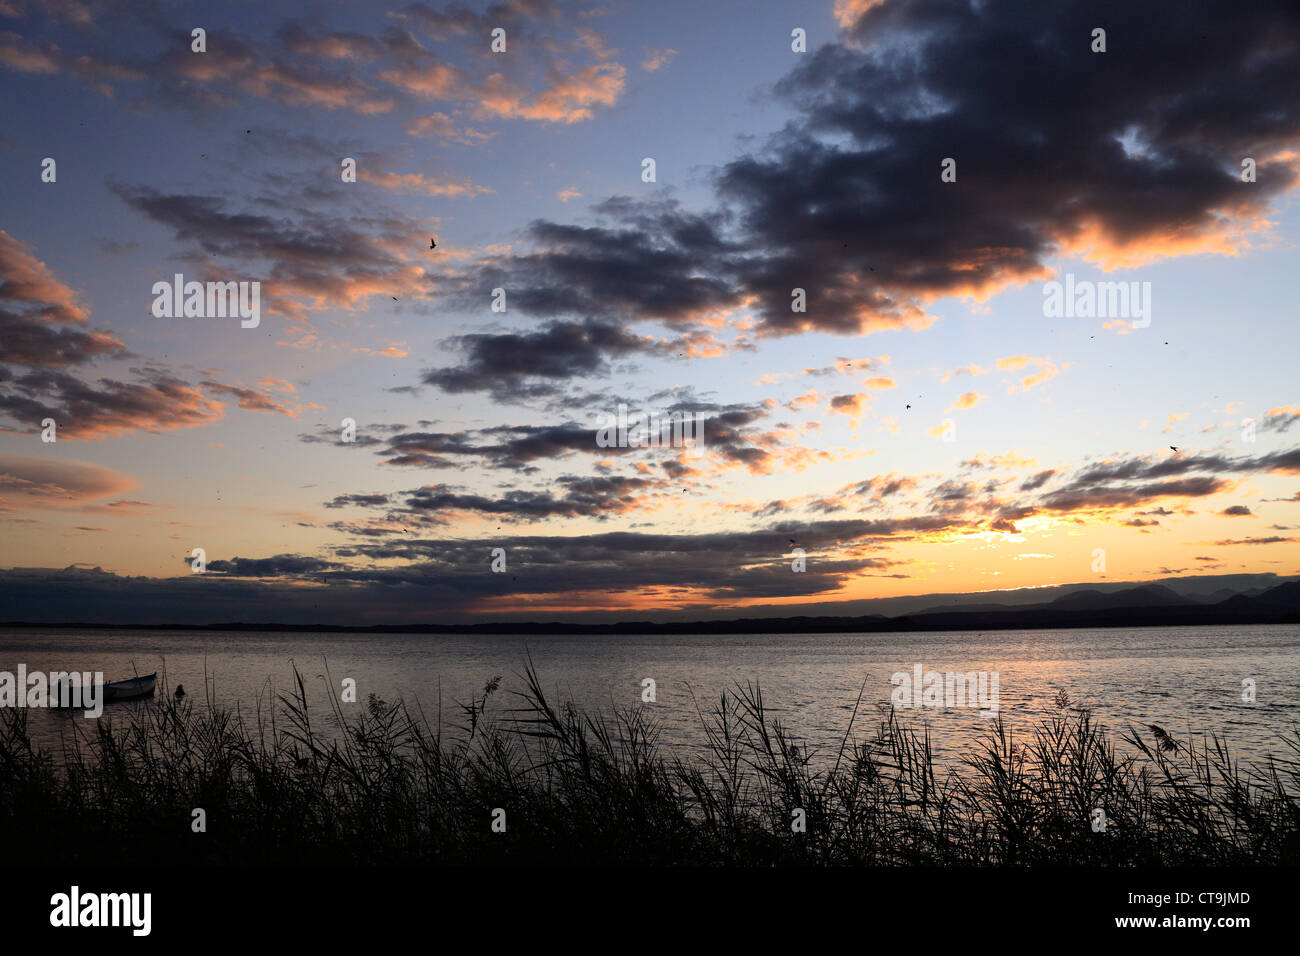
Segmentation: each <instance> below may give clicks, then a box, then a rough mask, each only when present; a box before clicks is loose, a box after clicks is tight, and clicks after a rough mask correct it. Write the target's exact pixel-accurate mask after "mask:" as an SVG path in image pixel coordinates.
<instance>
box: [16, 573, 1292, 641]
mask: <svg viewBox="0 0 1300 956" xmlns="http://www.w3.org/2000/svg"><path fill="white" fill-rule="evenodd" d="M1297 623H1300V581H1290V582H1287V583H1285V584H1279V585H1277V586H1276V587H1272V588H1269V589H1267V590H1265V591H1263V592H1261V593H1259V594H1256V595H1254V596H1251V595H1247V594H1234V595H1232V596H1231V597H1228V598H1225V599H1224V600H1222V601H1218V602H1215V603H1212V604H1204V603H1199V602H1197V601H1194V600H1192V599H1191V598H1188V597H1185V596H1183V595H1180V594H1178V593H1177V592H1175V591H1173V590H1171V589H1170V588H1168V587H1162V586H1160V585H1141V586H1138V587H1133V588H1126V589H1123V590H1120V591H1111V592H1102V591H1094V590H1082V591H1075V592H1073V593H1070V594H1067V595H1065V596H1063V597H1058V598H1057V599H1055V600H1053V601H1050V602H1047V603H1045V604H1038V605H1030V606H1028V607H1025V606H1021V607H1008V606H1005V605H1003V606H999V605H976V606H969V605H968V606H967V607H965V608H942V609H935V610H930V611H922V612H920V613H917V614H900V615H895V616H892V617H886V616H884V615H880V614H865V615H859V616H843V615H840V616H824V617H811V616H807V615H803V616H798V617H764V618H737V619H734V620H726V621H672V622H663V621H622V622H617V623H611V624H578V623H573V622H566V621H545V622H543V621H526V622H497V623H485V624H415V623H412V624H382V625H372V626H368V627H355V626H353V627H349V626H347V625H339V624H320V623H314V624H255V623H245V622H228V623H221V624H208V625H158V624H154V625H139V624H115V625H102V624H78V623H60V624H47V623H41V624H28V623H23V622H9V623H7V624H4V625H0V626H4V627H41V628H46V627H60V628H73V627H75V628H96V627H106V628H111V629H114V630H120V629H131V630H177V631H186V630H193V631H206V630H216V631H289V632H338V631H349V632H356V633H374V634H802V633H832V632H855V631H856V632H864V633H881V632H886V631H972V630H976V631H996V630H1023V629H1027V628H1034V629H1038V628H1042V629H1047V628H1072V627H1190V626H1196V625H1239V624H1297Z"/></svg>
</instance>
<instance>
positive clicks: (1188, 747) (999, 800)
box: [0, 661, 1300, 866]
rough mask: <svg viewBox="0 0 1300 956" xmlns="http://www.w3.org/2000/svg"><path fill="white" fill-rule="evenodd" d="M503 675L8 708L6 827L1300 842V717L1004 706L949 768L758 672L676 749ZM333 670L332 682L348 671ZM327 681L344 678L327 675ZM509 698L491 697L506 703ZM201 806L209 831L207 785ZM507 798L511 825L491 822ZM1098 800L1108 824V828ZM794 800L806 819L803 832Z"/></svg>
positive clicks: (761, 845)
mask: <svg viewBox="0 0 1300 956" xmlns="http://www.w3.org/2000/svg"><path fill="white" fill-rule="evenodd" d="M521 679H522V687H523V690H522V691H518V692H512V693H515V695H516V700H517V706H513V707H507V706H501V707H499V708H498V707H497V701H499V700H501V698H499V697H494V694H495V692H496V691H497V690H498V688H499V686H500V678H494V679H493V680H490V681H488V682H487V684H486V685H485V686H484V688H483V692H482V694H481V695H478V696H475V697H474V698H473V699H472V700H471V701H470V702H469V703H467V704H466V703H462V704H459V705H458V708H459V712H460V715H461V718H462V719H461V721H460V722H459V723H458V724H453V725H450V726H444V724H443V722H442V720H441V705H440V715H439V718H438V719H437V720H435V721H433V722H430V721H429V720H427V719H426V718H425V716H424V714H423V712H422V711H421V710H420V709H419V707H418V706H415V707H408V706H407V705H406V704H404V703H402V702H397V703H388V702H386V701H384V700H381V699H380V698H378V697H375V696H373V695H372V696H371V697H370V698H369V700H368V701H367V703H366V705H365V706H363V707H360V708H357V711H358V713H357V714H356V715H355V716H351V715H349V714H346V713H345V712H344V709H343V707H342V705H340V704H338V703H337V702H335V703H334V704H333V705H332V707H331V710H330V719H329V721H328V724H329V726H318V723H316V722H313V718H312V716H311V711H310V709H309V707H308V694H307V690H306V685H305V683H304V681H303V679H302V676H301V674H299V673H298V672H297V670H296V669H295V672H294V684H293V691H292V692H291V693H289V694H284V695H281V696H280V697H279V700H278V703H277V704H276V705H274V706H271V707H268V708H267V709H265V710H263V709H262V708H261V707H259V708H258V709H257V712H256V713H255V714H253V715H251V716H246V715H241V714H240V713H238V712H235V711H231V710H229V709H225V708H222V707H218V706H217V705H215V704H214V703H213V702H212V699H211V696H210V695H205V696H206V698H207V699H206V700H203V701H198V700H196V699H195V695H191V696H190V697H187V698H185V697H176V696H172V695H169V694H166V693H162V694H160V695H159V696H158V698H157V699H156V700H154V701H151V702H149V703H147V704H144V705H141V706H140V707H138V708H136V709H133V710H131V711H130V712H129V713H125V714H121V715H117V716H114V717H113V718H112V719H101V720H99V721H95V722H85V721H81V720H71V721H69V722H68V724H67V726H68V728H69V730H68V731H67V732H66V733H65V740H64V746H63V748H62V751H61V752H57V753H56V752H50V751H49V750H48V749H46V750H42V749H40V748H38V747H37V746H35V745H34V744H33V742H32V739H31V736H30V734H29V733H28V726H27V712H26V711H25V710H6V711H3V712H0V839H2V840H3V845H4V846H5V847H6V849H7V851H8V852H10V853H11V854H29V855H26V856H24V857H22V858H25V859H28V860H30V861H31V862H32V863H34V864H36V865H43V864H44V865H54V864H67V863H80V862H100V861H104V860H110V861H112V862H115V863H127V864H132V863H142V864H147V863H150V862H159V861H163V860H166V861H173V862H174V861H175V860H178V859H179V860H186V861H190V862H192V863H193V864H195V865H209V864H265V863H295V864H314V865H330V864H357V863H365V864H448V865H458V864H490V865H536V864H611V863H612V864H633V865H636V864H647V865H674V864H706V865H756V866H771V865H802V866H807V865H863V864H865V865H885V866H904V865H963V866H968V865H977V866H983V865H998V866H1000V865H1021V866H1023V865H1043V864H1052V865H1100V866H1130V865H1138V864H1146V865H1197V864H1199V865H1207V864H1208V865H1241V864H1261V865H1275V864H1281V863H1295V862H1297V861H1298V860H1300V853H1298V848H1300V838H1298V834H1300V801H1298V799H1297V793H1298V792H1300V734H1298V733H1297V732H1295V731H1292V732H1291V733H1290V734H1289V735H1288V736H1287V737H1286V738H1285V740H1284V741H1283V746H1284V749H1285V751H1286V753H1285V754H1284V755H1283V756H1280V757H1274V758H1269V759H1267V760H1266V761H1264V763H1263V764H1262V765H1255V766H1251V767H1242V766H1240V765H1239V763H1238V762H1237V760H1236V759H1235V758H1234V757H1233V756H1232V755H1231V753H1230V751H1229V748H1228V745H1227V744H1226V743H1224V742H1223V741H1222V740H1221V739H1220V738H1218V737H1199V738H1192V739H1189V740H1186V741H1181V742H1179V743H1178V744H1177V746H1176V747H1173V748H1170V747H1169V746H1168V745H1167V741H1171V740H1172V737H1169V735H1168V734H1166V733H1165V732H1164V731H1163V730H1162V731H1161V732H1160V733H1157V734H1156V735H1155V738H1154V739H1153V740H1152V741H1151V742H1150V743H1148V741H1147V739H1146V738H1145V737H1143V736H1141V735H1140V733H1139V732H1138V731H1137V730H1135V729H1129V730H1128V732H1127V733H1125V734H1123V735H1122V736H1121V737H1120V738H1118V739H1116V738H1115V737H1114V736H1113V735H1111V734H1109V733H1108V732H1106V731H1105V730H1104V729H1103V728H1102V727H1101V726H1099V725H1098V724H1097V723H1096V722H1095V721H1094V720H1093V717H1092V715H1091V714H1090V713H1089V712H1088V711H1087V710H1086V709H1081V708H1076V707H1072V706H1070V702H1069V700H1068V697H1064V696H1063V695H1061V696H1058V699H1057V711H1056V713H1055V714H1054V715H1053V716H1052V717H1049V718H1047V719H1045V720H1043V721H1041V722H1040V723H1038V724H1037V725H1035V726H1034V727H1033V728H1032V729H1031V731H1030V732H1029V733H1028V734H1027V735H1025V736H1019V735H1017V734H1016V733H1014V732H1013V730H1012V728H1011V727H1010V726H1009V725H1008V724H1006V723H1005V722H1004V721H1003V720H1001V719H998V720H995V721H990V725H989V728H988V730H987V732H986V733H985V734H984V735H983V736H982V737H981V738H980V739H979V740H978V741H977V742H976V743H974V744H973V745H972V747H971V748H970V750H969V751H968V752H967V753H965V754H964V755H962V757H961V759H960V761H958V762H957V763H956V764H955V765H953V766H944V767H941V766H940V764H939V763H938V762H937V761H936V759H935V754H934V752H933V749H932V747H931V741H930V737H929V734H928V732H927V731H925V730H923V729H922V730H915V729H910V728H906V727H904V726H902V725H901V724H900V722H899V720H898V719H897V716H896V715H895V714H894V712H893V711H892V710H886V711H884V712H883V713H882V715H881V716H880V717H879V719H878V720H875V721H874V722H875V723H876V726H875V727H874V728H873V729H872V730H871V731H870V732H868V733H867V734H866V735H865V736H864V737H861V738H860V737H859V736H858V734H857V727H858V725H859V724H861V723H863V722H864V711H865V708H864V706H863V700H862V696H861V694H859V697H858V700H857V702H856V704H855V706H854V709H853V716H852V718H851V719H850V720H849V723H848V726H847V727H846V728H845V731H844V733H843V737H842V741H841V743H840V745H839V747H838V748H837V749H836V750H835V751H834V752H827V753H816V752H810V751H809V749H808V748H807V747H806V745H805V744H804V743H803V742H802V741H801V740H800V739H799V738H797V737H796V736H795V735H794V734H793V733H792V732H791V730H790V729H789V728H788V727H787V726H786V725H785V723H784V722H783V721H782V720H781V719H780V718H779V717H775V716H773V714H772V712H771V709H770V708H769V706H768V705H767V704H766V702H765V701H764V698H763V694H762V690H761V689H760V688H759V687H757V686H752V685H738V686H737V687H735V688H734V689H731V690H728V691H726V692H723V693H721V694H719V695H718V696H717V697H716V698H715V699H714V700H713V701H712V702H711V703H709V704H707V705H701V704H698V703H697V705H696V711H697V714H698V717H699V720H700V722H701V726H702V729H703V733H704V741H705V744H704V746H703V747H702V748H701V749H699V750H698V751H691V752H690V753H686V752H681V751H674V752H667V751H666V749H665V748H664V747H663V746H662V745H661V743H660V739H659V734H658V731H657V729H656V726H655V723H654V721H653V720H652V719H651V712H650V711H648V710H647V709H644V708H630V709H616V710H614V711H613V712H612V713H610V714H609V715H607V716H602V715H600V714H596V713H591V712H586V711H583V710H581V709H579V708H578V707H577V706H576V705H574V704H573V703H572V702H563V703H556V702H553V701H552V700H551V698H550V697H548V695H547V694H546V693H545V691H544V689H543V685H542V681H541V680H540V678H539V677H538V675H537V673H536V671H535V669H534V668H533V666H532V662H531V661H529V663H528V666H527V668H526V670H525V672H524V674H523V675H521ZM329 686H337V684H334V683H330V684H329ZM330 699H331V700H334V695H330ZM490 705H491V706H490ZM199 807H201V808H203V809H204V810H205V811H206V817H207V830H206V832H203V833H194V832H192V831H191V826H190V822H191V813H192V811H193V809H194V808H199ZM495 808H504V809H505V811H506V821H507V826H506V830H505V832H504V833H494V832H493V831H492V828H491V826H490V823H491V815H492V812H493V810H494V809H495ZM1097 808H1101V809H1102V810H1103V811H1104V816H1105V821H1106V825H1105V829H1104V830H1098V829H1094V825H1095V821H1094V811H1095V810H1096V809H1097ZM795 809H801V810H803V811H804V815H805V818H806V832H802V833H796V832H793V831H792V827H791V819H792V816H791V814H792V811H793V810H795Z"/></svg>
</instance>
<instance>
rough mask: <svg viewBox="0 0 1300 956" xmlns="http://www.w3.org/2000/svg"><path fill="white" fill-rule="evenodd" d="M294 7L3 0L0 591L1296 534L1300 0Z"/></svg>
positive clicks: (370, 619)
mask: <svg viewBox="0 0 1300 956" xmlns="http://www.w3.org/2000/svg"><path fill="white" fill-rule="evenodd" d="M276 6H277V5H276V4H266V3H231V4H227V5H222V6H221V8H220V9H213V8H212V7H211V6H210V5H203V6H198V5H189V4H184V3H165V4H164V3H150V2H141V0H131V2H114V0H107V2H97V0H85V2H81V0H57V2H49V3H35V2H27V0H0V98H2V100H3V104H4V112H3V117H4V118H3V123H0V529H3V530H2V534H3V538H2V539H0V620H3V619H9V620H16V619H22V620H102V621H115V620H121V621H127V620H130V621H213V620H220V621H230V620H283V621H330V622H334V623H340V622H352V621H355V622H357V623H381V622H394V621H430V622H434V623H442V622H448V621H459V620H470V619H494V618H507V617H520V616H522V617H525V618H529V617H536V618H555V617H557V616H558V617H563V618H565V619H575V620H576V619H579V618H580V617H581V616H582V614H583V612H587V611H604V612H609V611H617V612H621V613H626V614H627V615H628V616H631V617H637V618H641V617H646V616H647V615H651V614H652V612H655V611H661V610H665V609H686V610H689V611H693V612H695V611H698V612H699V613H700V615H701V616H704V615H707V614H715V615H716V614H723V615H724V616H725V614H726V613H730V612H733V611H738V610H742V609H753V608H755V607H767V608H771V609H772V610H773V613H800V612H801V609H805V608H807V607H810V606H815V607H816V608H817V609H818V612H819V613H820V612H823V611H827V610H833V609H834V608H835V607H836V606H837V605H839V604H840V602H854V601H860V600H862V599H867V598H876V597H888V596H896V595H909V594H924V593H929V592H956V591H988V590H994V589H1002V588H1019V587H1028V586H1042V585H1051V584H1063V583H1071V582H1085V581H1094V580H1095V581H1101V580H1107V581H1116V580H1124V581H1138V580H1150V579H1156V578H1162V577H1168V576H1172V575H1179V574H1186V575H1191V574H1211V573H1224V574H1227V573H1243V572H1254V573H1274V574H1277V575H1283V576H1285V575H1295V574H1298V573H1300V445H1297V442H1296V438H1297V436H1300V427H1295V423H1296V421H1297V419H1300V376H1298V375H1297V356H1300V306H1298V303H1300V268H1297V264H1298V262H1300V258H1298V256H1297V242H1300V203H1298V202H1297V196H1298V195H1300V193H1297V190H1296V187H1297V184H1300V83H1297V77H1300V16H1298V15H1297V14H1296V11H1295V8H1294V4H1293V3H1292V2H1276V3H1273V2H1269V0H1252V2H1251V3H1250V4H1247V5H1238V4H1234V3H1227V2H1225V3H1210V4H1205V5H1203V7H1204V11H1205V12H1204V15H1198V17H1197V18H1196V19H1195V20H1193V19H1192V18H1189V17H1186V16H1184V15H1182V13H1181V12H1180V11H1181V10H1182V8H1183V7H1184V3H1183V2H1175V0H1169V2H1143V3H1134V2H1132V0H1126V2H1116V3H1108V2H1088V3H1077V4H1076V3H1063V2H1059V0H1044V2H1036V3H1033V4H1026V3H1018V2H1017V3H976V4H972V5H970V6H969V7H963V5H961V4H958V3H935V2H911V0H820V2H816V3H782V4H754V3H752V2H716V3H704V4H701V3H697V2H691V3H678V2H672V0H665V2H663V3H655V4H642V3H634V2H612V3H601V2H581V3H576V4H568V3H562V2H552V0H507V2H505V3H500V4H495V5H490V6H489V5H486V4H465V5H460V4H454V5H450V6H448V5H443V4H427V5H425V4H412V5H409V6H402V7H397V6H393V7H391V8H388V12H385V10H384V8H383V7H382V6H381V5H378V4H372V3H356V4H345V3H324V2H322V3H313V4H307V5H305V9H307V10H309V12H307V13H302V14H300V15H298V16H295V17H293V18H286V16H285V14H282V13H277V12H276ZM1201 7H1202V5H1198V9H1201ZM196 27H201V28H203V29H204V30H205V31H206V52H201V53H200V52H193V51H192V49H191V43H192V40H191V31H192V30H193V29H194V28H196ZM1097 27H1101V28H1103V29H1105V31H1106V51H1105V52H1093V50H1092V46H1093V44H1094V40H1093V38H1092V34H1093V30H1094V29H1095V28H1097ZM495 28H502V29H504V30H505V31H506V42H507V48H506V51H505V52H504V53H494V52H492V50H491V47H490V44H491V42H492V38H491V34H492V31H493V29H495ZM796 28H799V29H802V30H804V31H806V36H807V51H806V52H802V53H800V52H795V51H794V50H792V42H793V41H792V36H791V33H792V30H795V29H796ZM47 157H48V158H52V159H54V160H55V162H56V164H57V165H56V179H55V181H54V182H43V181H42V161H43V160H44V159H45V158H47ZM345 157H351V158H353V159H355V160H356V169H357V181H356V182H344V181H342V176H341V173H340V170H341V163H342V160H343V159H344V158H345ZM645 158H652V159H653V160H654V161H655V173H656V178H655V181H654V182H644V181H643V179H642V169H643V165H642V161H643V159H645ZM946 158H953V159H955V160H956V181H955V182H944V181H942V179H941V175H940V174H941V163H942V162H943V160H945V159H946ZM1246 158H1250V159H1253V160H1255V169H1256V176H1255V181H1254V182H1243V181H1242V161H1243V159H1246ZM430 237H436V240H437V248H436V249H432V250H431V249H430V248H429V240H430ZM176 273H183V274H184V275H185V277H186V279H187V280H191V279H193V280H199V281H207V280H214V281H258V282H260V283H261V323H260V325H259V326H258V327H257V328H241V327H240V322H239V320H238V319H237V318H196V317H190V318H158V317H155V316H154V314H153V313H152V311H151V306H152V304H153V301H154V295H153V294H152V292H151V289H152V287H153V285H154V283H156V282H160V281H170V280H171V279H172V277H173V276H174V275H175V274H176ZM1066 274H1071V275H1072V276H1073V282H1074V283H1075V284H1076V285H1078V284H1081V283H1088V282H1108V281H1123V282H1126V283H1131V282H1137V283H1139V284H1143V283H1149V286H1147V288H1149V289H1150V317H1149V324H1147V323H1144V322H1142V321H1140V320H1136V319H1133V318H1127V319H1126V318H1122V317H1100V316H1097V317H1091V318H1089V317H1077V316H1074V317H1051V316H1049V315H1047V314H1046V310H1045V308H1044V299H1045V295H1044V284H1045V283H1048V282H1051V281H1053V280H1057V281H1062V282H1063V281H1064V279H1065V276H1066ZM496 288H501V289H504V290H505V293H506V311H504V312H494V311H492V308H491V306H492V301H493V289H496ZM796 288H800V289H803V290H805V293H806V300H807V310H806V312H794V311H792V308H791V303H792V290H794V289H796ZM620 403H623V404H626V405H627V406H628V408H629V410H630V411H632V412H638V411H644V412H655V413H667V412H670V411H674V410H676V411H693V412H701V413H704V414H705V415H707V423H706V426H705V429H706V448H705V450H704V452H703V454H702V455H700V456H699V457H688V456H686V455H685V454H684V453H683V451H682V450H681V449H675V448H674V449H658V450H650V449H644V448H601V447H598V445H597V443H596V441H595V424H596V419H597V416H598V415H599V414H600V413H613V412H615V411H616V409H617V406H618V405H619V404H620ZM909 406H910V407H909ZM46 418H53V419H54V420H55V421H56V423H57V441H55V442H52V443H51V442H46V441H43V440H42V425H41V422H42V420H44V419H46ZM345 418H351V419H354V420H355V422H356V441H355V442H351V443H344V442H342V441H341V440H340V428H341V423H342V421H343V419H345ZM945 429H946V430H947V435H946V436H945ZM1171 446H1172V447H1176V448H1177V449H1178V451H1176V452H1175V451H1173V450H1171ZM792 540H793V541H794V542H795V544H794V545H793V546H794V547H800V548H802V549H804V551H805V552H806V555H807V570H806V571H805V572H803V573H796V572H794V571H792V569H791V561H792V557H791V548H792V545H791V543H790V542H791V541H792ZM194 548H202V549H204V551H205V552H206V555H207V570H206V572H205V573H204V574H195V573H193V571H192V570H191V565H190V561H191V558H190V555H191V552H192V550H193V549H194ZM493 548H504V549H505V552H506V556H507V558H506V560H507V571H506V572H505V573H493V572H492V571H491V569H490V563H491V550H492V549H493ZM1096 549H1103V550H1104V552H1105V570H1104V572H1101V571H1097V570H1094V565H1095V561H1096V558H1095V551H1096ZM843 606H844V607H850V606H852V605H851V604H844V605H843Z"/></svg>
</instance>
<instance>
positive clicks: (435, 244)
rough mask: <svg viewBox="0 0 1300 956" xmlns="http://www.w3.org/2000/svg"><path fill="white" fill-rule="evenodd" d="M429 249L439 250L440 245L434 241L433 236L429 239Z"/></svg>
mask: <svg viewBox="0 0 1300 956" xmlns="http://www.w3.org/2000/svg"><path fill="white" fill-rule="evenodd" d="M429 248H430V249H437V248H438V244H437V243H436V242H434V241H433V236H430V237H429Z"/></svg>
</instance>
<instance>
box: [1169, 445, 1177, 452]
mask: <svg viewBox="0 0 1300 956" xmlns="http://www.w3.org/2000/svg"><path fill="white" fill-rule="evenodd" d="M1169 450H1170V451H1173V452H1176V451H1178V449H1177V448H1176V447H1175V446H1173V445H1170V446H1169Z"/></svg>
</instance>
